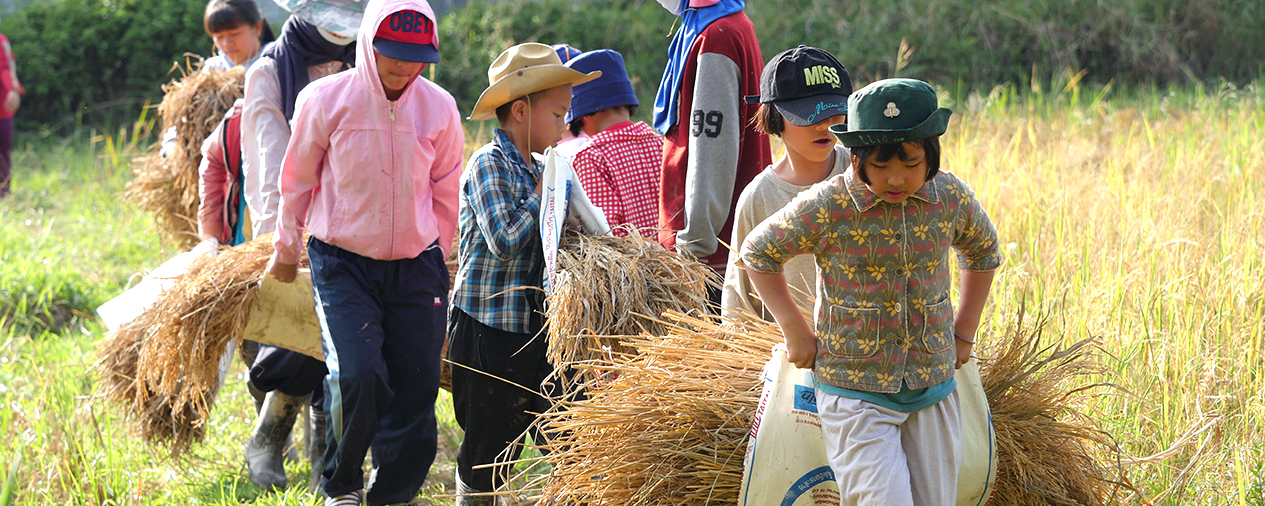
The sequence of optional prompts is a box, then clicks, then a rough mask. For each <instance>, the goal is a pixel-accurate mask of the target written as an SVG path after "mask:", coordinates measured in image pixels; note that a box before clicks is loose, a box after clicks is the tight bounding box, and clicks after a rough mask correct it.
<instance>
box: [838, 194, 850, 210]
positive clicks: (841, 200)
mask: <svg viewBox="0 0 1265 506" xmlns="http://www.w3.org/2000/svg"><path fill="white" fill-rule="evenodd" d="M851 201H852V198H851V197H849V196H848V193H847V192H839V193H836V194H835V204H838V205H840V206H843V208H844V209H847V207H848V203H849V202H851Z"/></svg>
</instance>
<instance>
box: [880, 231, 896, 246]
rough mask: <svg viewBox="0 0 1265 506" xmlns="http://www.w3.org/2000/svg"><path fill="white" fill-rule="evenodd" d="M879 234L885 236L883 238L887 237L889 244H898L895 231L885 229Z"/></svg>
mask: <svg viewBox="0 0 1265 506" xmlns="http://www.w3.org/2000/svg"><path fill="white" fill-rule="evenodd" d="M878 232H879V233H880V234H883V237H886V238H887V244H896V231H895V230H893V229H890V228H885V229H882V230H879V231H878Z"/></svg>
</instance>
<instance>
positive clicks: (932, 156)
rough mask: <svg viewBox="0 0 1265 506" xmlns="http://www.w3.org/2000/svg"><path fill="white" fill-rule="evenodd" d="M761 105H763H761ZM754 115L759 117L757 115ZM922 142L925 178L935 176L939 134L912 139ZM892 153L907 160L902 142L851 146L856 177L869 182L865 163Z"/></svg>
mask: <svg viewBox="0 0 1265 506" xmlns="http://www.w3.org/2000/svg"><path fill="white" fill-rule="evenodd" d="M761 107H763V106H761ZM756 117H759V116H758V115H757V116H756ZM912 142H917V143H919V144H922V149H923V152H924V155H923V156H925V157H926V159H927V180H928V181H930V180H931V178H933V177H936V174H939V173H940V136H939V135H936V136H932V137H927V138H926V139H922V140H917V141H912ZM892 155H896V156H897V157H898V158H900V160H901V161H903V162H904V161H909V153H907V152H905V145H904V144H881V145H878V146H857V147H854V148H852V156H855V157H857V159H858V160H860V161H861V163H860V164H858V165H857V166H856V167H855V168H854V169H855V170H856V174H857V177H858V178H860V179H861V181H862V182H864V183H865V184H870V177H869V176H867V175H865V164H866V163H869V160H870V159H871V158H873V159H874V160H875V161H878V162H886V161H888V160H891V159H892Z"/></svg>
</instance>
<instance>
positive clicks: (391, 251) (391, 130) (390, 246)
mask: <svg viewBox="0 0 1265 506" xmlns="http://www.w3.org/2000/svg"><path fill="white" fill-rule="evenodd" d="M387 110H388V111H390V113H391V123H390V124H389V125H387V126H388V129H387V133H388V135H390V137H391V234H390V236H389V237H390V239H389V240H388V242H387V254H388V255H389V257H388V258H395V207H396V203H395V185H396V181H395V179H396V176H397V174H396V167H395V102H393V101H387Z"/></svg>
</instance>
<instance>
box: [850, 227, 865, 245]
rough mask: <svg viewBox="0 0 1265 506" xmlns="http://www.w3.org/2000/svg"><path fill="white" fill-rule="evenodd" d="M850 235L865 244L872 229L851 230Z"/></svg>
mask: <svg viewBox="0 0 1265 506" xmlns="http://www.w3.org/2000/svg"><path fill="white" fill-rule="evenodd" d="M848 235H850V236H852V240H854V241H856V242H859V243H861V244H865V241H866V240H868V239H869V237H870V231H869V230H849V231H848Z"/></svg>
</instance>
